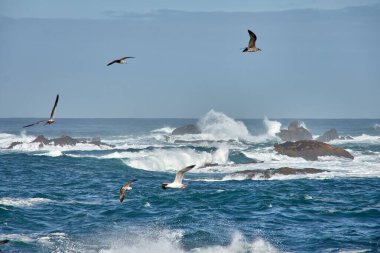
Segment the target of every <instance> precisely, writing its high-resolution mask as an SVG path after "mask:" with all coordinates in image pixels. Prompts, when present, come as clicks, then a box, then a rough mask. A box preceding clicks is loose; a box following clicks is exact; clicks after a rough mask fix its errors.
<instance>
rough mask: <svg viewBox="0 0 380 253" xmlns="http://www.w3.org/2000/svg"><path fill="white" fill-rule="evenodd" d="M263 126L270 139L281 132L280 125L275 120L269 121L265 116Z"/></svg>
mask: <svg viewBox="0 0 380 253" xmlns="http://www.w3.org/2000/svg"><path fill="white" fill-rule="evenodd" d="M263 124H264V126H265V129H266V134H267V135H268V136H270V137H276V134H277V133H279V132H280V130H281V123H280V122H278V121H276V120H269V119H268V117H267V116H264V120H263Z"/></svg>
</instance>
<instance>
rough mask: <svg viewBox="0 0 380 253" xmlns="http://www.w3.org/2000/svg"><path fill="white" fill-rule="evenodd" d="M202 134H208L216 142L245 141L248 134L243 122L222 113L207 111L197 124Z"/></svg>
mask: <svg viewBox="0 0 380 253" xmlns="http://www.w3.org/2000/svg"><path fill="white" fill-rule="evenodd" d="M197 125H198V127H199V129H200V130H201V132H202V133H204V134H209V135H211V136H213V137H214V138H215V139H218V140H237V139H247V138H249V137H250V133H249V131H248V129H247V127H246V126H245V125H244V123H243V122H241V121H237V120H234V119H232V118H230V117H228V116H227V115H225V114H224V113H221V112H216V111H214V110H211V111H209V112H208V113H206V115H205V116H203V117H202V118H201V119H199V121H198V123H197Z"/></svg>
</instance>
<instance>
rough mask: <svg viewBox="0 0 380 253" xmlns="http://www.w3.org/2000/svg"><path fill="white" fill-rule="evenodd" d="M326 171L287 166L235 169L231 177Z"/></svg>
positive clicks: (267, 176)
mask: <svg viewBox="0 0 380 253" xmlns="http://www.w3.org/2000/svg"><path fill="white" fill-rule="evenodd" d="M322 172H328V171H327V170H321V169H314V168H305V169H294V168H289V167H281V168H279V169H269V170H243V171H237V172H235V173H232V174H231V177H238V176H244V177H245V178H246V179H252V178H257V179H260V178H261V179H269V178H271V177H273V176H275V175H306V174H316V173H322Z"/></svg>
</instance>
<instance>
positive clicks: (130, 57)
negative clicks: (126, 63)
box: [119, 56, 135, 61]
mask: <svg viewBox="0 0 380 253" xmlns="http://www.w3.org/2000/svg"><path fill="white" fill-rule="evenodd" d="M129 58H135V57H132V56H127V57H123V58H120V59H119V61H120V60H125V59H129Z"/></svg>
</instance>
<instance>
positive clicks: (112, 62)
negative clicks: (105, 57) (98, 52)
mask: <svg viewBox="0 0 380 253" xmlns="http://www.w3.org/2000/svg"><path fill="white" fill-rule="evenodd" d="M117 61H118V60H113V61H111V62H110V63H108V64H107V66H109V65H112V64H114V63H115V62H117Z"/></svg>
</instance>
